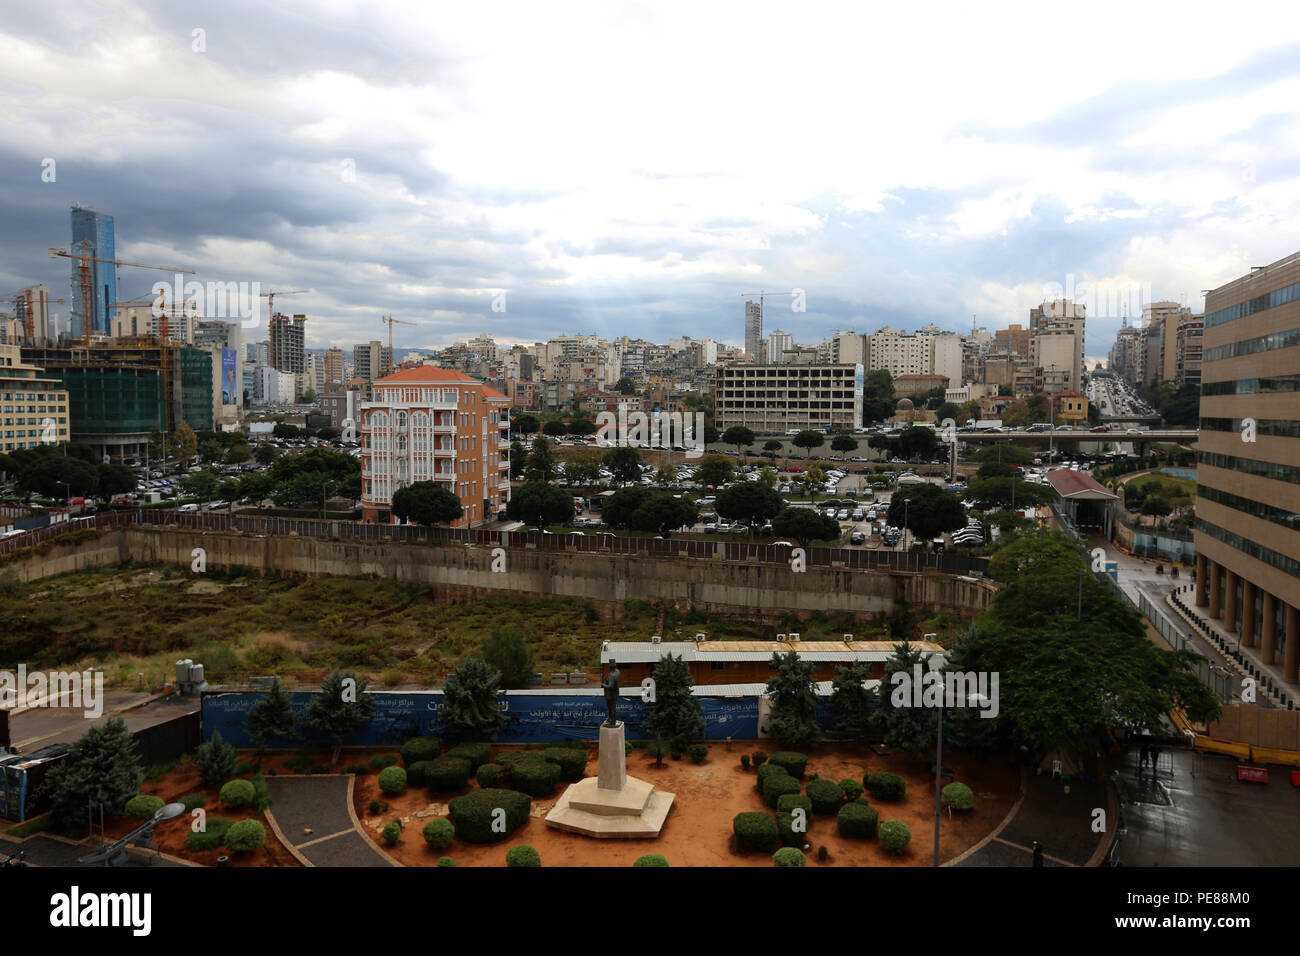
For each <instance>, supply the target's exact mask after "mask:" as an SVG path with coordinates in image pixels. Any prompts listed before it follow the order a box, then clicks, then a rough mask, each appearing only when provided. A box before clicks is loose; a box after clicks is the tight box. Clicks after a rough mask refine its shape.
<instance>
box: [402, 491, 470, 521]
mask: <svg viewBox="0 0 1300 956" xmlns="http://www.w3.org/2000/svg"><path fill="white" fill-rule="evenodd" d="M464 513H465V509H464V508H463V507H461V503H460V499H459V498H457V497H456V496H455V495H454V494H452V493H451V491H450V490H448V488H447V486H446V485H445V484H443V483H441V482H437V481H417V482H414V483H412V484H410V485H407V486H406V487H405V488H398V489H397V490H396V491H394V492H393V517H395V518H397V519H398V520H399V521H412V522H414V523H415V524H422V525H435V524H448V523H450V522H452V521H458V520H460V517H461V515H463V514H464Z"/></svg>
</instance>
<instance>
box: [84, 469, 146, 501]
mask: <svg viewBox="0 0 1300 956" xmlns="http://www.w3.org/2000/svg"><path fill="white" fill-rule="evenodd" d="M95 471H96V473H97V474H98V476H99V477H98V481H97V482H96V484H97V485H98V494H99V496H100V497H101V498H111V497H112V496H113V495H125V494H129V493H130V492H133V491H135V487H136V483H137V482H138V481H139V479H138V478H137V477H136V473H135V472H134V471H132V470H131V469H130V468H127V467H126V466H125V465H102V464H101V465H96V466H95Z"/></svg>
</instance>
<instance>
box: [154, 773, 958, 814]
mask: <svg viewBox="0 0 1300 956" xmlns="http://www.w3.org/2000/svg"><path fill="white" fill-rule="evenodd" d="M941 799H942V800H943V804H944V806H946V807H952V808H953V809H954V810H969V809H970V808H971V807H973V806H975V791H974V790H972V789H971V788H970V787H968V786H966V784H964V783H957V782H956V781H955V780H954V781H953V782H952V783H950V784H948V786H946V787H944V788H943V791H942V797H941ZM128 805H129V804H128Z"/></svg>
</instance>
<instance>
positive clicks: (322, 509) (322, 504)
mask: <svg viewBox="0 0 1300 956" xmlns="http://www.w3.org/2000/svg"><path fill="white" fill-rule="evenodd" d="M332 484H334V482H333V481H326V482H323V483H322V484H321V486H320V519H321V521H324V520H325V492H326V490H327V489H328V488H329V487H330V485H332Z"/></svg>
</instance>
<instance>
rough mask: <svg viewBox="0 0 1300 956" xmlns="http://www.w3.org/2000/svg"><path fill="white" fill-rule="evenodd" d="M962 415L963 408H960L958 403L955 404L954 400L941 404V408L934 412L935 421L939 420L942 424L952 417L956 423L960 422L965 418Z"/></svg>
mask: <svg viewBox="0 0 1300 956" xmlns="http://www.w3.org/2000/svg"><path fill="white" fill-rule="evenodd" d="M960 416H961V409H960V408H958V407H957V406H956V405H954V404H953V403H952V402H944V403H943V404H942V405H940V406H939V410H938V411H936V412H935V413H934V418H935V421H937V422H938V423H939V424H940V425H941V426H942V425H943V423H944V422H945V421H946V420H948V419H950V418H951V419H952V421H953V423H954V424H960V422H961V421H962V420H963V419H961V418H960ZM967 417H974V416H967Z"/></svg>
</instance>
